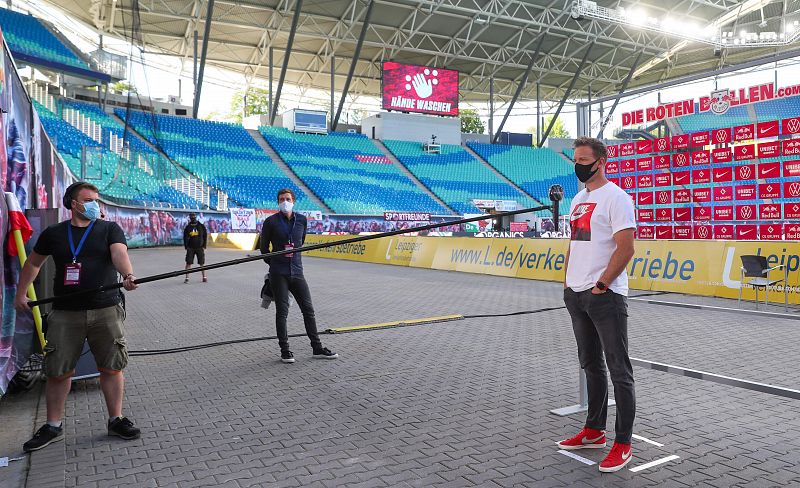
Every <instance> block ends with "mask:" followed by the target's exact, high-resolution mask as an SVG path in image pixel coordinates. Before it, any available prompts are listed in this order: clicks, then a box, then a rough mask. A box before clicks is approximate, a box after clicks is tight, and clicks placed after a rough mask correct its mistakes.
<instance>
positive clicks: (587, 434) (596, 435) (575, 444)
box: [556, 427, 606, 451]
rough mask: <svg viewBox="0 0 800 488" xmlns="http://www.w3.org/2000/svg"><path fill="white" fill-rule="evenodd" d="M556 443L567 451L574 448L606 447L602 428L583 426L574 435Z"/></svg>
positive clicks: (604, 433)
mask: <svg viewBox="0 0 800 488" xmlns="http://www.w3.org/2000/svg"><path fill="white" fill-rule="evenodd" d="M556 445H557V446H558V447H560V448H561V449H566V450H567V451H574V450H575V449H602V448H604V447H606V432H605V431H604V430H597V429H590V428H588V427H584V428H583V430H581V431H580V433H579V434H578V435H576V436H575V437H572V438H570V439H564V440H563V441H561V442H556Z"/></svg>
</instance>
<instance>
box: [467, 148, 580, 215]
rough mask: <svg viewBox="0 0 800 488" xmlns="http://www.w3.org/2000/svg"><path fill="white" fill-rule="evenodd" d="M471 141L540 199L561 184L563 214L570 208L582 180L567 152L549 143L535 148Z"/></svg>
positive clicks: (501, 170) (498, 169)
mask: <svg viewBox="0 0 800 488" xmlns="http://www.w3.org/2000/svg"><path fill="white" fill-rule="evenodd" d="M468 145H469V147H470V148H472V150H473V151H475V152H476V153H478V154H479V155H480V156H481V157H482V158H483V159H484V160H486V161H487V162H488V163H489V164H491V165H492V166H493V167H494V168H495V169H496V170H497V171H499V172H500V173H502V174H503V176H505V177H506V178H508V179H509V180H511V181H512V182H514V184H516V185H517V186H519V187H520V188H522V189H523V190H525V192H527V193H528V194H529V195H533V196H536V197H539V199H540V200H546V196H547V194H548V191H549V189H550V186H551V185H555V184H558V185H561V187H562V188H564V195H565V198H564V200H562V201H561V205H560V211H561V212H562V214H564V213H566V212H569V206H570V202H571V201H572V197H573V196H575V194H576V193H577V192H578V181H577V180H576V179H575V173H574V171H573V168H572V163H569V162H567V161H566V160H565V159H564V157H563V156H559V155H558V153H556V152H555V151H553V150H551V149H548V148H546V147H544V148H539V149H534V148H531V147H523V146H506V145H503V144H481V143H477V142H470V143H468Z"/></svg>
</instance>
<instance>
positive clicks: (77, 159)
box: [33, 100, 199, 208]
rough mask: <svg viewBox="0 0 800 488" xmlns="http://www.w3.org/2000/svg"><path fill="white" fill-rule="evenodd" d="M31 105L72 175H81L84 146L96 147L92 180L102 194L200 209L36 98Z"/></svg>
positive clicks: (137, 202) (123, 200) (129, 202)
mask: <svg viewBox="0 0 800 488" xmlns="http://www.w3.org/2000/svg"><path fill="white" fill-rule="evenodd" d="M33 106H34V109H35V110H36V112H37V113H38V114H39V119H40V120H41V122H42V125H43V127H44V129H45V131H46V132H47V133H48V135H49V136H50V138H51V139H52V140H53V142H54V143H55V144H56V149H57V150H58V153H59V154H60V155H61V157H62V158H63V159H64V162H65V163H66V164H67V166H68V167H69V169H70V171H72V173H73V174H74V175H75V176H77V177H80V175H81V158H82V151H83V148H84V147H85V146H88V147H93V148H98V149H97V151H98V154H99V155H100V160H97V161H93V163H94V164H97V165H98V167H97V170H98V173H99V176H100V178H99V179H97V180H91V182H92V183H93V184H94V185H95V186H97V187H98V188H99V189H100V194H101V196H103V197H105V198H109V199H110V200H112V201H115V202H117V203H121V204H126V205H141V206H159V207H162V206H172V207H178V208H199V204H198V202H196V201H195V200H193V199H191V198H189V197H188V196H186V195H184V194H183V193H181V192H179V191H177V190H175V189H174V188H172V187H170V186H168V185H167V184H166V183H165V182H164V181H162V180H160V179H158V178H156V177H154V176H153V175H151V174H149V173H147V172H145V171H143V170H142V169H140V168H139V167H138V166H137V165H136V164H135V163H133V162H131V161H128V160H126V159H121V158H120V157H119V156H118V155H117V154H115V153H113V152H112V151H110V150H108V149H105V146H104V145H101V144H99V143H98V142H97V141H95V140H94V139H92V138H91V137H89V136H87V135H86V134H84V133H83V132H81V131H80V130H78V129H76V128H75V127H73V126H72V125H70V124H68V123H67V122H65V121H64V120H63V119H62V118H61V117H59V116H58V115H56V114H55V113H53V112H52V111H50V110H48V109H47V108H46V107H44V106H43V105H41V104H40V103H38V102H37V101H35V100H34V101H33Z"/></svg>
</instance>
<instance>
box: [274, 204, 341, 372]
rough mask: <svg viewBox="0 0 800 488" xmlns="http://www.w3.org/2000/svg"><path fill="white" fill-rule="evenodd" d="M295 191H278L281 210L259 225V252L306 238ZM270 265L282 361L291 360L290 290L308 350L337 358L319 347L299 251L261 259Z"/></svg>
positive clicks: (283, 247) (297, 243)
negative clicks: (287, 321)
mask: <svg viewBox="0 0 800 488" xmlns="http://www.w3.org/2000/svg"><path fill="white" fill-rule="evenodd" d="M294 201H295V196H294V192H293V191H292V190H291V189H289V188H284V189H283V190H280V191H278V208H279V209H280V211H279V212H278V213H276V214H273V215H270V216H269V217H268V218H267V219H266V220H265V221H264V225H263V226H262V227H261V236H260V248H261V254H268V253H270V252H276V251H283V250H286V249H295V248H298V247H302V246H303V243H304V242H305V240H306V232H307V226H308V220H307V219H306V216H305V215H303V214H299V213H297V212H294V211H293V209H294ZM264 261H266V262H267V264H269V283H270V287H271V289H272V297H273V300H274V301H275V329H276V330H277V335H278V345H279V346H280V348H281V361H282V362H284V363H293V362H294V354H293V353H292V351H290V350H289V335H288V332H287V329H286V319H287V317H288V316H289V293H291V294H292V295H293V296H294V299H295V300H297V304H298V305H299V306H300V311H301V312H302V313H303V323H304V324H305V327H306V334H307V335H308V338H309V339H310V340H311V349H312V351H313V355H314V357H315V358H317V359H336V358H338V357H339V355H338V354H336V353H334V352H331V350H330V349H328V348H327V347H323V346H322V342H320V339H319V334H318V333H317V322H316V316H315V314H314V306H313V304H312V303H311V292H310V291H309V289H308V283H306V279H305V277H304V276H303V262H302V261H301V258H300V253H299V252H293V253H287V254H283V255H280V256H275V257H272V258H264Z"/></svg>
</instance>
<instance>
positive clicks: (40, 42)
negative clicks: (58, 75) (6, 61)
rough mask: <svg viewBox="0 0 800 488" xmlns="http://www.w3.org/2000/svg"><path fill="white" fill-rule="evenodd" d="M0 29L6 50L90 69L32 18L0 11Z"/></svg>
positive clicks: (0, 9) (6, 10)
mask: <svg viewBox="0 0 800 488" xmlns="http://www.w3.org/2000/svg"><path fill="white" fill-rule="evenodd" d="M0 27H2V28H3V37H5V39H6V42H7V43H8V47H9V50H10V51H11V52H12V53H14V54H16V53H19V54H22V55H26V56H30V57H33V58H38V59H40V60H43V61H46V62H50V63H58V64H62V65H67V66H73V67H75V68H82V69H86V70H89V69H91V68H90V67H89V65H88V64H86V62H85V61H83V60H82V59H81V58H80V57H78V56H77V55H76V54H75V53H74V52H73V51H72V50H70V49H69V48H68V47H67V46H65V45H64V43H63V42H61V41H60V40H59V39H58V38H57V37H56V36H55V35H53V33H52V32H50V30H49V29H48V28H47V27H45V25H44V24H42V23H41V22H39V20H38V19H37V18H36V17H33V16H32V15H27V14H23V13H19V12H14V11H12V10H8V9H4V8H0Z"/></svg>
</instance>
